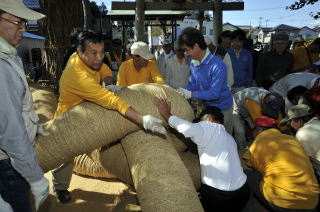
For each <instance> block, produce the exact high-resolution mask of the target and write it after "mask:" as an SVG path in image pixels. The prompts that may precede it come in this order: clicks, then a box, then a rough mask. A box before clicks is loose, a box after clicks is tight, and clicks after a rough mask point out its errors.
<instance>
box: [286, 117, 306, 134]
mask: <svg viewBox="0 0 320 212" xmlns="http://www.w3.org/2000/svg"><path fill="white" fill-rule="evenodd" d="M289 126H290V128H291V129H292V130H294V132H297V131H298V130H299V129H300V128H301V127H302V126H303V121H302V120H294V119H292V120H291V121H290V122H289Z"/></svg>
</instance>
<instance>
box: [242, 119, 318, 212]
mask: <svg viewBox="0 0 320 212" xmlns="http://www.w3.org/2000/svg"><path fill="white" fill-rule="evenodd" d="M275 125H276V121H275V120H274V119H272V118H269V117H266V116H261V117H259V118H257V119H256V120H255V121H254V128H253V136H254V138H255V140H254V141H253V143H252V144H251V146H250V147H249V150H248V151H247V152H246V153H245V154H244V156H243V157H244V159H245V160H247V165H248V166H249V167H252V168H254V169H255V170H256V172H255V171H246V174H247V176H248V183H249V185H250V187H251V189H252V191H253V194H254V196H255V197H256V198H257V199H258V200H259V201H260V202H261V203H263V205H264V206H265V207H268V208H269V209H271V210H272V211H292V212H293V211H294V212H297V211H310V212H311V211H316V210H314V209H315V208H316V206H317V204H318V201H319V185H318V183H317V179H316V177H315V174H314V171H313V168H312V165H311V163H310V161H309V158H308V156H307V155H306V153H305V152H304V150H303V148H302V146H301V145H300V144H299V142H298V141H297V140H296V139H295V138H294V137H292V136H290V135H285V134H282V133H281V132H280V131H279V130H278V129H276V126H275Z"/></svg>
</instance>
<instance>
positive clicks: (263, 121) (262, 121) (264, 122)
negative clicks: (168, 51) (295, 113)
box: [253, 116, 277, 128]
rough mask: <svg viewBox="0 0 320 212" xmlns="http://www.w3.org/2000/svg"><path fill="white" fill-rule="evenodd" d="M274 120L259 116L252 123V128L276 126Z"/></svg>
mask: <svg viewBox="0 0 320 212" xmlns="http://www.w3.org/2000/svg"><path fill="white" fill-rule="evenodd" d="M276 123H277V122H276V120H274V119H273V118H270V117H268V116H260V117H259V118H256V119H255V120H254V121H253V128H256V127H274V126H275V125H276Z"/></svg>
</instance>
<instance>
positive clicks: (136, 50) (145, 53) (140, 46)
mask: <svg viewBox="0 0 320 212" xmlns="http://www.w3.org/2000/svg"><path fill="white" fill-rule="evenodd" d="M131 54H132V55H139V56H140V57H143V58H144V59H147V60H150V59H151V58H153V57H154V55H153V54H152V53H151V52H150V51H149V46H148V44H146V43H145V42H142V41H138V42H134V43H133V44H132V46H131Z"/></svg>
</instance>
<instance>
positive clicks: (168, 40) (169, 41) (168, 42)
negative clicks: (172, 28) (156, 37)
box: [161, 39, 171, 45]
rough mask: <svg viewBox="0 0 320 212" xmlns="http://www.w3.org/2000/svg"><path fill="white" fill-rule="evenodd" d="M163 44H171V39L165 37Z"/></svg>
mask: <svg viewBox="0 0 320 212" xmlns="http://www.w3.org/2000/svg"><path fill="white" fill-rule="evenodd" d="M161 44H162V45H168V44H171V40H170V39H164V40H162V41H161Z"/></svg>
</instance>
